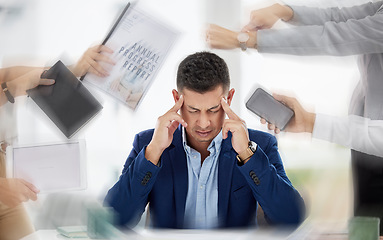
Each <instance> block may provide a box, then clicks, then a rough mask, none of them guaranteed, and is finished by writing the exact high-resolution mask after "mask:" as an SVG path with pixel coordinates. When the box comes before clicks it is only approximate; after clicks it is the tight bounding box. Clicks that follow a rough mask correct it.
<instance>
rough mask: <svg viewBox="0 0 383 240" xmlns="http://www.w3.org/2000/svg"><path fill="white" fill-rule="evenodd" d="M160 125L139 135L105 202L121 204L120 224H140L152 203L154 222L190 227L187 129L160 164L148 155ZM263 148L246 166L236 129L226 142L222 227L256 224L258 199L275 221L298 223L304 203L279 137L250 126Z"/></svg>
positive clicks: (222, 162)
mask: <svg viewBox="0 0 383 240" xmlns="http://www.w3.org/2000/svg"><path fill="white" fill-rule="evenodd" d="M153 132H154V130H153V129H152V130H147V131H144V132H141V133H139V134H137V135H136V137H135V139H134V143H133V149H132V151H131V152H130V154H129V157H128V159H127V160H126V163H125V166H124V169H123V171H122V175H121V176H120V178H119V181H118V182H117V183H116V184H115V185H114V186H113V187H112V188H111V189H110V190H109V191H108V194H107V196H106V198H105V202H104V204H105V205H109V206H111V207H113V208H114V209H115V211H116V212H117V214H118V223H119V224H120V225H128V226H130V227H133V226H135V225H136V224H137V223H138V221H139V220H140V217H141V215H142V213H143V212H144V211H145V207H146V205H147V204H148V203H149V211H150V222H151V225H152V226H153V227H157V228H184V224H183V222H184V213H185V203H186V195H187V189H188V171H187V162H186V153H185V151H184V148H183V145H182V136H181V135H182V134H181V132H182V131H181V128H180V127H179V128H178V129H177V130H176V131H175V133H174V135H173V142H172V144H171V145H170V146H169V147H168V148H167V149H166V150H165V151H164V152H163V154H162V156H161V159H160V161H161V163H160V167H158V166H156V165H154V164H153V163H151V162H150V161H148V160H147V159H146V158H145V149H146V146H147V145H148V144H149V142H150V141H151V139H152V136H153ZM249 136H250V139H251V140H252V141H254V142H256V143H257V144H258V147H257V151H256V152H255V154H254V155H253V156H252V157H251V159H250V160H249V161H248V162H246V164H244V165H243V166H239V165H238V163H237V159H236V155H237V153H236V152H235V151H234V149H233V147H232V144H231V134H230V133H229V137H228V138H227V139H225V140H223V141H222V147H221V152H220V155H219V159H218V203H217V204H218V217H219V226H220V227H225V228H227V227H247V226H251V225H256V212H257V202H259V204H260V206H262V209H263V211H264V213H265V217H266V219H267V220H268V222H269V223H271V224H298V223H300V222H301V221H302V220H303V219H304V215H305V210H304V209H305V208H304V202H303V200H302V198H301V196H300V194H299V193H298V191H296V190H295V189H294V187H293V186H292V185H291V182H290V181H289V179H288V178H287V176H286V173H285V171H284V168H283V164H282V161H281V158H280V156H279V153H278V148H277V141H276V139H275V137H274V136H272V135H270V134H268V133H264V132H260V131H255V130H251V129H249Z"/></svg>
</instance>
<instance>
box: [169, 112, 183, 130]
mask: <svg viewBox="0 0 383 240" xmlns="http://www.w3.org/2000/svg"><path fill="white" fill-rule="evenodd" d="M168 114H172V113H168ZM168 118H169V120H168V121H169V124H168V125H167V127H168V128H170V127H171V125H172V124H173V123H174V121H176V122H178V123H179V124H182V126H184V127H187V123H186V122H185V120H184V119H183V118H182V117H181V115H179V114H178V113H176V112H175V113H173V114H172V115H169V116H168Z"/></svg>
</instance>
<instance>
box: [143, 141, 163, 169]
mask: <svg viewBox="0 0 383 240" xmlns="http://www.w3.org/2000/svg"><path fill="white" fill-rule="evenodd" d="M162 152H163V150H162V151H161V150H159V149H157V148H156V147H154V146H153V145H152V144H151V143H149V145H148V146H147V147H146V149H145V158H146V159H147V160H149V161H151V162H152V163H153V164H154V165H157V164H158V162H159V161H160V158H161V155H162Z"/></svg>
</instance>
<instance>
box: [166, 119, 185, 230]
mask: <svg viewBox="0 0 383 240" xmlns="http://www.w3.org/2000/svg"><path fill="white" fill-rule="evenodd" d="M180 126H181V125H180ZM180 126H179V127H178V129H177V130H176V131H175V133H174V134H173V142H172V145H173V146H171V147H170V149H169V159H170V161H171V165H172V168H173V176H174V178H173V181H174V183H173V184H174V197H175V199H174V201H175V207H176V218H177V221H176V222H177V223H179V226H177V227H179V228H182V227H183V222H184V216H185V204H186V195H187V190H188V170H187V162H186V153H185V151H184V148H183V146H182V129H181V127H180Z"/></svg>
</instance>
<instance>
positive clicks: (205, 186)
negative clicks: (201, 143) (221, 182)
mask: <svg viewBox="0 0 383 240" xmlns="http://www.w3.org/2000/svg"><path fill="white" fill-rule="evenodd" d="M182 140H183V146H184V149H185V152H186V158H187V166H188V193H187V196H186V205H185V218H184V220H185V227H186V228H216V227H218V156H219V153H220V151H221V143H222V131H221V132H220V133H219V134H218V135H217V136H216V137H215V138H214V139H213V141H211V143H210V145H209V147H208V149H207V150H208V151H209V152H210V155H209V156H208V157H207V158H206V159H205V160H204V162H203V164H202V165H201V154H200V153H199V152H197V151H196V150H195V149H193V148H191V147H189V146H188V145H187V142H186V134H185V129H184V128H182Z"/></svg>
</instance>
